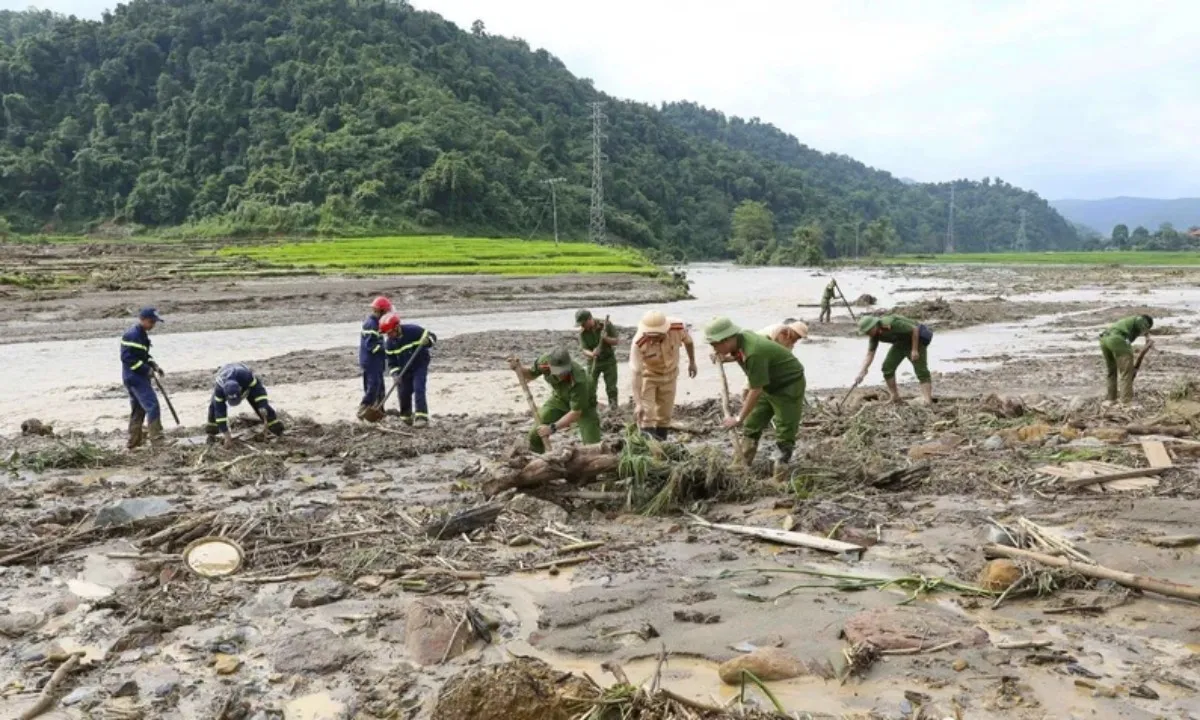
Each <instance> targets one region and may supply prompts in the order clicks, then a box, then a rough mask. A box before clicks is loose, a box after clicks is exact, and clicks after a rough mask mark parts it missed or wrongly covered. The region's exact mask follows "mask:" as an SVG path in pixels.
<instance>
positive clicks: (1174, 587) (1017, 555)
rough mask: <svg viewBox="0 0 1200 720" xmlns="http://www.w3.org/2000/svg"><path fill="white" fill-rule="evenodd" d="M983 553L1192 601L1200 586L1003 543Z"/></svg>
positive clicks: (1197, 599) (1199, 595) (1198, 595)
mask: <svg viewBox="0 0 1200 720" xmlns="http://www.w3.org/2000/svg"><path fill="white" fill-rule="evenodd" d="M983 554H984V555H985V556H987V557H1002V558H1008V559H1010V560H1033V561H1034V562H1038V563H1041V564H1042V565H1049V566H1050V567H1057V568H1065V569H1068V570H1071V571H1073V572H1077V573H1079V574H1080V575H1082V576H1084V577H1088V578H1093V579H1095V580H1112V581H1113V582H1115V583H1118V584H1120V585H1124V586H1125V587H1129V588H1134V589H1137V590H1145V591H1147V592H1152V593H1158V594H1159V595H1166V596H1168V597H1174V598H1181V599H1183V600H1191V601H1192V602H1200V587H1195V586H1193V585H1183V584H1182V583H1177V582H1172V581H1171V580H1162V579H1159V578H1152V577H1146V576H1144V575H1134V574H1133V573H1127V572H1124V571H1122V570H1113V569H1112V568H1106V567H1104V566H1103V565H1083V564H1081V563H1077V562H1075V561H1073V560H1068V559H1067V558H1061V557H1055V556H1053V555H1045V554H1042V553H1039V552H1034V551H1032V550H1022V549H1020V548H1013V547H1007V546H1004V545H985V546H984V547H983Z"/></svg>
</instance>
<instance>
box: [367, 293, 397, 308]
mask: <svg viewBox="0 0 1200 720" xmlns="http://www.w3.org/2000/svg"><path fill="white" fill-rule="evenodd" d="M371 309H372V310H382V311H383V312H391V311H392V301H391V300H388V299H387V298H385V297H384V296H382V295H380V296H379V297H377V298H375V299H374V300H372V301H371Z"/></svg>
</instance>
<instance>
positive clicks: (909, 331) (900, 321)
mask: <svg viewBox="0 0 1200 720" xmlns="http://www.w3.org/2000/svg"><path fill="white" fill-rule="evenodd" d="M880 325H881V326H882V325H887V326H888V327H890V328H891V330H884V331H883V332H881V333H879V334H878V335H876V336H874V337H872V338H871V350H875V348H877V347H879V343H881V342H885V343H888V344H891V343H897V342H899V343H911V342H912V336H913V330H916V329H917V324H916V323H915V322H913V321H912V320H909V319H908V318H906V317H901V316H900V315H884V316H883V317H882V318H880Z"/></svg>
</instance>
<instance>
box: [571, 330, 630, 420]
mask: <svg viewBox="0 0 1200 720" xmlns="http://www.w3.org/2000/svg"><path fill="white" fill-rule="evenodd" d="M575 324H576V325H578V326H579V346H580V347H582V348H583V357H584V358H585V359H586V361H587V364H588V366H589V367H590V368H591V376H590V377H589V378H588V379H589V380H590V381H591V383H592V397H593V398H594V397H595V396H596V393H597V391H598V390H599V386H600V377H601V376H603V377H604V389H605V390H606V391H607V392H608V409H609V410H610V411H612V410H616V409H617V406H618V405H620V402H619V401H618V395H617V354H616V352H614V351H613V348H614V347H616V345H617V343H618V342H620V333H618V332H617V328H616V326H614V325H613V324H612V323H609V322H598V321H597V320H596V318H594V317H592V313H591V311H590V310H580V311H579V312H577V313H575Z"/></svg>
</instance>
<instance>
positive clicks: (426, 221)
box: [0, 0, 1074, 261]
mask: <svg viewBox="0 0 1200 720" xmlns="http://www.w3.org/2000/svg"><path fill="white" fill-rule="evenodd" d="M485 20H486V18H485ZM0 30H2V31H3V34H2V35H0V37H2V38H3V39H4V40H3V42H0V103H2V106H3V108H2V109H3V113H2V115H0V136H2V138H3V140H2V142H0V169H2V171H3V175H4V182H3V183H0V225H3V224H4V223H5V222H6V223H7V224H9V225H11V227H12V228H14V229H16V230H19V231H35V230H39V229H51V230H56V231H77V230H80V229H83V228H85V227H86V226H87V224H89V223H94V222H102V221H109V220H116V221H126V222H134V223H139V224H142V225H147V226H179V225H181V224H187V225H189V228H187V231H188V232H196V233H201V234H203V233H209V234H228V233H233V234H255V233H283V234H292V233H309V232H321V233H330V234H339V233H345V234H351V233H352V234H389V233H393V232H400V233H412V232H432V231H449V232H454V233H463V234H474V235H488V234H502V235H508V236H513V235H516V236H526V235H529V234H531V233H534V234H541V235H545V234H546V233H547V232H548V230H549V225H550V218H549V202H548V201H549V197H548V191H547V187H546V185H545V184H544V183H543V182H542V181H543V180H545V179H547V178H552V177H563V178H566V182H564V183H562V184H561V185H560V186H559V188H558V189H559V213H558V214H559V225H560V228H561V230H562V231H563V233H564V234H565V235H567V236H569V237H576V238H583V237H586V235H587V227H588V207H589V205H588V187H589V184H590V166H589V161H590V156H591V144H590V136H589V133H590V129H591V121H590V114H591V108H590V105H589V103H592V102H595V101H600V102H604V103H605V106H604V112H605V113H606V114H607V116H608V123H607V125H606V127H605V130H604V131H605V133H606V135H607V140H606V144H605V152H606V154H607V158H608V160H607V166H606V171H605V189H606V203H607V214H606V220H607V224H608V229H609V235H610V237H612V238H613V239H615V240H617V241H621V242H626V243H629V244H632V245H635V246H638V247H642V248H652V249H656V250H659V251H661V252H663V253H665V254H669V255H673V256H677V257H691V258H712V257H727V256H730V255H731V254H732V253H731V250H730V244H729V243H730V234H731V225H730V222H731V220H730V218H731V215H732V212H733V210H734V208H735V207H737V206H738V204H739V203H742V202H743V201H756V202H761V203H764V204H765V205H766V207H767V208H769V209H770V210H771V211H772V212H773V213H774V219H775V223H774V226H773V232H775V233H776V234H777V235H778V237H779V238H781V239H782V242H784V243H786V242H788V238H790V237H791V232H792V230H793V228H795V227H796V226H798V225H805V226H813V227H817V228H819V229H820V233H822V242H824V244H825V246H826V249H827V251H828V252H829V253H830V254H839V253H841V254H845V250H846V247H847V240H846V238H847V237H852V234H853V225H854V224H855V223H859V222H861V223H863V225H864V227H867V226H870V228H871V232H870V233H869V234H868V236H869V237H870V238H871V239H872V241H873V242H874V245H875V246H873V247H872V249H875V250H879V251H913V252H919V251H929V250H933V249H937V248H939V247H940V243H941V239H942V237H943V236H944V233H945V217H946V209H947V208H946V200H947V197H946V196H947V195H948V191H949V186H922V185H917V186H906V185H904V184H903V183H901V182H900V181H899V180H896V179H894V178H892V177H891V176H890V175H888V174H887V173H883V172H879V171H876V170H872V169H870V168H867V167H865V166H863V165H862V164H861V163H857V162H855V161H854V160H851V159H850V158H846V157H842V156H833V155H823V154H821V153H817V152H815V151H812V150H810V149H808V148H805V147H804V146H802V145H800V144H799V143H798V142H797V141H796V140H795V138H791V137H790V136H787V135H784V134H783V133H781V132H779V131H778V130H775V129H774V128H773V127H771V126H769V125H761V124H757V123H753V122H752V123H744V122H742V121H740V120H737V119H736V118H735V119H732V120H729V121H725V120H724V118H722V117H721V116H720V115H719V114H716V113H712V112H710V111H705V110H702V109H699V108H696V107H695V106H687V105H678V106H667V107H664V108H655V107H652V106H649V105H645V104H641V103H635V102H628V101H622V100H617V99H614V98H611V97H608V96H605V95H604V94H603V93H601V92H599V91H598V90H596V89H595V88H594V87H593V86H592V84H591V82H590V81H588V80H585V79H580V78H577V77H575V76H574V75H572V74H571V73H570V72H569V71H568V70H567V68H565V67H564V66H563V64H562V63H561V62H560V61H559V60H557V59H556V58H555V57H553V56H552V55H550V54H549V53H547V52H546V51H544V50H533V49H531V48H530V47H529V46H528V45H527V44H526V43H525V42H523V41H521V40H519V39H510V38H502V37H495V36H491V35H489V34H488V33H487V31H486V29H485V27H484V26H483V24H482V23H476V25H475V26H473V27H472V29H471V31H470V32H467V31H464V30H461V29H459V28H458V27H457V26H455V25H453V24H452V23H449V22H447V21H445V20H444V19H442V18H441V17H440V16H438V15H436V14H433V13H429V12H421V11H416V10H413V9H412V8H411V7H410V6H408V5H407V4H406V3H404V2H402V1H396V0H294V1H292V2H287V3H280V2H278V1H277V0H211V1H208V2H203V3H198V2H184V1H183V0H133V2H130V3H128V4H125V5H122V6H120V7H118V9H117V10H115V11H114V12H112V13H111V14H106V15H105V17H104V19H103V20H102V21H100V22H92V21H79V20H70V19H65V18H61V17H60V18H53V17H47V16H46V15H45V14H44V13H35V14H32V15H31V14H28V13H7V14H5V15H4V16H3V17H2V18H0ZM956 188H957V189H956V192H958V193H959V195H960V196H961V199H958V200H957V202H958V204H959V207H960V208H961V209H960V211H959V218H960V220H959V223H958V227H959V231H958V235H959V237H960V238H961V240H960V243H959V246H960V248H961V249H983V247H985V246H986V247H991V248H994V249H1000V248H1004V249H1007V248H1009V247H1011V244H1012V240H1013V238H1014V237H1015V231H1016V222H1017V219H1016V210H1017V208H1018V207H1025V208H1027V210H1028V212H1029V219H1028V227H1027V234H1028V237H1029V238H1030V240H1031V245H1030V248H1031V249H1043V248H1053V249H1066V248H1068V247H1069V246H1070V245H1071V242H1072V241H1073V237H1074V236H1073V233H1071V231H1070V228H1069V227H1068V226H1066V224H1065V223H1064V222H1063V221H1062V219H1061V218H1060V217H1059V216H1058V215H1057V214H1055V213H1053V212H1052V211H1046V212H1043V211H1042V210H1041V208H1042V207H1043V206H1044V205H1045V204H1044V202H1042V201H1041V200H1040V199H1039V198H1037V197H1036V196H1035V195H1032V194H1029V193H1025V192H1023V191H1020V190H1017V189H1015V188H1012V187H1011V186H1007V185H1001V184H999V183H993V184H980V183H968V182H966V181H962V182H959V183H958V184H956ZM0 229H2V227H0ZM847 233H850V235H847ZM810 236H811V237H816V235H815V234H812V233H810ZM779 257H782V258H785V260H784V261H787V260H786V258H787V257H790V255H788V254H787V253H783V254H781V255H780V256H779ZM776 261H778V258H776Z"/></svg>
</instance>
